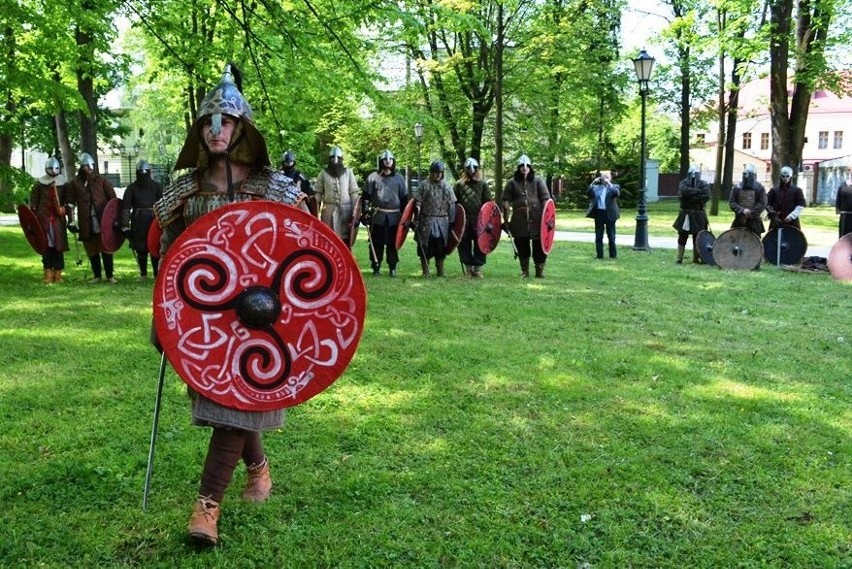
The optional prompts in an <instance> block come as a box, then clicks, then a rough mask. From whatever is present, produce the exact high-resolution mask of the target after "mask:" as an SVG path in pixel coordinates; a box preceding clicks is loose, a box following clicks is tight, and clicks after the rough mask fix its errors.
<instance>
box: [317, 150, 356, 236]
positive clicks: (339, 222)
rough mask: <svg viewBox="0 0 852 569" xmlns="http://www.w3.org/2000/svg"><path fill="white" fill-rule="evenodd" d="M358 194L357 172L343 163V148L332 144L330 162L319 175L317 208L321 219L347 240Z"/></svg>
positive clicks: (329, 154)
mask: <svg viewBox="0 0 852 569" xmlns="http://www.w3.org/2000/svg"><path fill="white" fill-rule="evenodd" d="M358 195H359V189H358V182H357V181H356V180H355V174H354V173H353V172H352V170H350V169H349V168H347V167H346V166H344V165H343V150H342V149H341V148H340V147H339V146H332V147H331V150H330V151H329V153H328V165H327V166H326V167H325V169H324V170H323V171H322V172H320V173H319V175H318V176H317V181H316V198H317V208H318V209H319V212H320V214H319V215H320V219H321V220H322V222H323V223H325V224H326V225H328V226H329V227H331V229H332V230H333V231H334V232H335V233H336V234H337V236H338V237H340V238H341V239H343V242H344V243H349V231H350V229H351V225H352V212H353V210H354V208H355V202H356V201H357V200H358Z"/></svg>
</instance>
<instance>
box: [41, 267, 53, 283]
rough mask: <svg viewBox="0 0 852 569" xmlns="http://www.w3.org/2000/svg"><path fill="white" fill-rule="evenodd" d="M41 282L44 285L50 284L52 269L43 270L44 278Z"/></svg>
mask: <svg viewBox="0 0 852 569" xmlns="http://www.w3.org/2000/svg"><path fill="white" fill-rule="evenodd" d="M41 282H43V283H44V284H50V283H52V282H53V269H45V270H44V278H43V279H41Z"/></svg>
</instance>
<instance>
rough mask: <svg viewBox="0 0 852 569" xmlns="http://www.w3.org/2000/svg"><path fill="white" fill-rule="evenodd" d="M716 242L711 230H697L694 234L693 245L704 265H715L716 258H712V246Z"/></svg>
mask: <svg viewBox="0 0 852 569" xmlns="http://www.w3.org/2000/svg"><path fill="white" fill-rule="evenodd" d="M715 243H716V236H715V235H713V232H712V231H708V230H704V231H699V232H698V235H696V236H695V247H696V248H697V249H698V256H699V257H701V260H702V261H704V264H705V265H711V266H712V265H715V264H716V260H715V259H714V258H713V246H714V245H715Z"/></svg>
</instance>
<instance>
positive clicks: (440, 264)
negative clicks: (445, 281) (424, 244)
mask: <svg viewBox="0 0 852 569" xmlns="http://www.w3.org/2000/svg"><path fill="white" fill-rule="evenodd" d="M435 270H436V271H437V272H438V276H439V277H443V276H444V260H443V259H435Z"/></svg>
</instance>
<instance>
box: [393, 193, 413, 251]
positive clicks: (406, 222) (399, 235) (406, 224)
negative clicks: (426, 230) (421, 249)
mask: <svg viewBox="0 0 852 569" xmlns="http://www.w3.org/2000/svg"><path fill="white" fill-rule="evenodd" d="M414 203H415V201H414V199H410V200H408V203H407V204H405V208H403V210H402V215H401V216H400V218H399V225H398V226H397V227H396V242H395V243H394V245H396V250H397V251H399V250H400V249H402V246H403V245H405V238H406V237H408V230H409V229H411V224H412V222H413V221H414Z"/></svg>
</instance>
